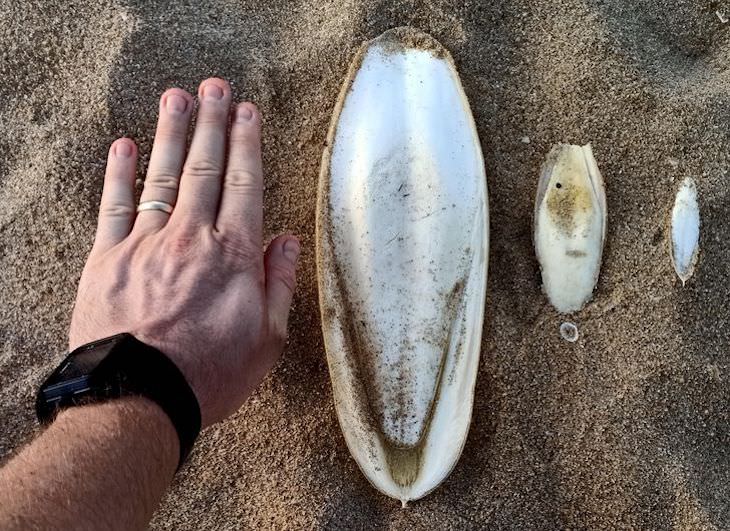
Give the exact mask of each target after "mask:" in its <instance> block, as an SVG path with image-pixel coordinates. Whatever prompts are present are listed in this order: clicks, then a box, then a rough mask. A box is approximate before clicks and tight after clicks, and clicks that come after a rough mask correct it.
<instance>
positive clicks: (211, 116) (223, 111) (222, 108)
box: [196, 100, 228, 127]
mask: <svg viewBox="0 0 730 531" xmlns="http://www.w3.org/2000/svg"><path fill="white" fill-rule="evenodd" d="M227 120H228V105H227V104H226V103H225V101H224V100H221V101H218V102H210V101H206V102H203V103H201V104H200V113H199V114H198V119H197V121H196V126H203V127H220V126H221V125H222V124H225V123H226V122H227Z"/></svg>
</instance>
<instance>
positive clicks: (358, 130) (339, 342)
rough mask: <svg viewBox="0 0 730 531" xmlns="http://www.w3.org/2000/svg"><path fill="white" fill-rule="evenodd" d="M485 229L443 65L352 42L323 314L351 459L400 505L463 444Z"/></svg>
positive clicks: (437, 478)
mask: <svg viewBox="0 0 730 531" xmlns="http://www.w3.org/2000/svg"><path fill="white" fill-rule="evenodd" d="M488 231H489V228H488V206H487V190H486V178H485V173H484V161H483V158H482V153H481V148H480V144H479V139H478V136H477V131H476V128H475V126H474V121H473V118H472V115H471V111H470V109H469V104H468V102H467V99H466V96H465V94H464V91H463V89H462V87H461V83H460V81H459V76H458V74H457V72H456V69H455V67H454V63H453V61H452V59H451V56H450V55H449V53H448V52H447V51H446V50H445V49H444V48H443V47H442V46H441V45H440V44H439V43H438V42H436V41H435V40H434V39H432V38H431V37H429V36H428V35H426V34H424V33H420V32H417V31H416V30H413V29H410V28H398V29H395V30H390V31H388V32H386V33H384V34H383V35H381V36H380V37H378V38H377V39H375V40H373V41H370V42H366V43H364V44H363V46H362V47H361V48H360V50H359V52H358V53H357V55H356V57H355V59H354V60H353V62H352V66H351V67H350V71H349V74H348V76H347V78H346V80H345V83H344V85H343V88H342V91H341V93H340V97H339V100H338V102H337V105H336V108H335V112H334V116H333V119H332V123H331V126H330V131H329V136H328V142H327V148H326V149H325V153H324V156H323V160H322V171H321V175H320V187H319V197H318V207H317V262H318V277H319V294H320V306H321V311H322V328H323V333H324V339H325V346H326V350H327V359H328V364H329V368H330V375H331V378H332V386H333V391H334V398H335V406H336V409H337V414H338V417H339V421H340V426H341V427H342V431H343V433H344V436H345V440H346V442H347V445H348V447H349V449H350V452H351V453H352V455H353V457H354V458H355V460H356V461H357V463H358V465H359V466H360V468H361V470H362V471H363V473H364V474H365V476H367V478H368V479H369V480H370V482H371V483H372V484H373V485H374V486H375V487H376V488H378V489H379V490H380V491H382V492H383V493H385V494H387V495H389V496H391V497H393V498H397V499H399V500H401V501H402V502H403V503H404V504H405V503H406V502H407V501H409V500H415V499H418V498H420V497H422V496H424V495H426V494H427V493H428V492H430V491H431V490H433V489H434V488H435V487H436V486H438V484H439V483H440V482H441V481H443V479H444V478H445V477H446V476H447V475H448V474H449V472H450V471H451V470H452V468H453V467H454V465H455V464H456V462H457V460H458V458H459V455H460V454H461V451H462V448H463V446H464V442H465V440H466V436H467V432H468V429H469V424H470V420H471V411H472V402H473V394H474V384H475V380H476V374H477V366H478V361H479V350H480V342H481V334H482V321H483V316H484V299H485V292H486V282H487V262H488V237H489V234H488Z"/></svg>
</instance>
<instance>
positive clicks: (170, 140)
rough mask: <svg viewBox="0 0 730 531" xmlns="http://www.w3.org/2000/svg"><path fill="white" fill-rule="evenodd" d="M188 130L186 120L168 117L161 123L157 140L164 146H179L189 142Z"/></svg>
mask: <svg viewBox="0 0 730 531" xmlns="http://www.w3.org/2000/svg"><path fill="white" fill-rule="evenodd" d="M187 135H188V130H187V127H186V126H185V119H184V118H180V117H171V116H168V117H167V118H166V119H165V120H164V121H161V122H160V125H159V127H158V128H157V133H155V140H157V141H158V142H162V143H163V144H179V143H182V142H185V141H186V140H187Z"/></svg>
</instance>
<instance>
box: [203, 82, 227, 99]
mask: <svg viewBox="0 0 730 531" xmlns="http://www.w3.org/2000/svg"><path fill="white" fill-rule="evenodd" d="M203 97H204V98H208V99H211V100H220V99H223V89H222V88H220V87H219V86H218V85H216V84H215V83H208V84H207V85H205V86H204V87H203Z"/></svg>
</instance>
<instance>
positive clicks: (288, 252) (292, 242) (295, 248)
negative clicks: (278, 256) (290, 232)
mask: <svg viewBox="0 0 730 531" xmlns="http://www.w3.org/2000/svg"><path fill="white" fill-rule="evenodd" d="M300 250H301V249H300V247H299V242H298V241H297V240H296V238H289V239H288V240H287V241H285V242H284V256H286V259H287V260H289V261H290V262H291V263H292V264H294V265H297V258H299V251H300Z"/></svg>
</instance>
